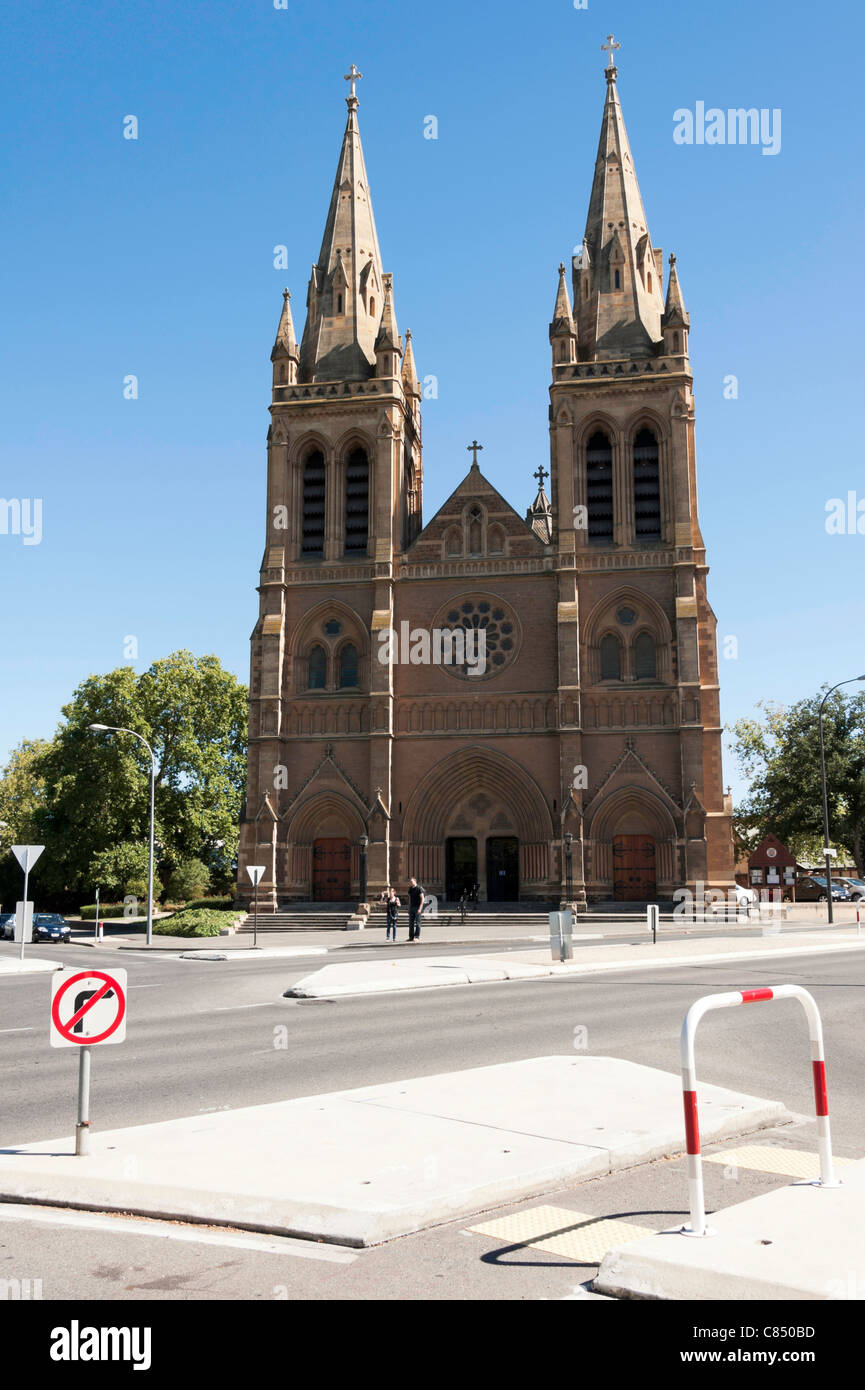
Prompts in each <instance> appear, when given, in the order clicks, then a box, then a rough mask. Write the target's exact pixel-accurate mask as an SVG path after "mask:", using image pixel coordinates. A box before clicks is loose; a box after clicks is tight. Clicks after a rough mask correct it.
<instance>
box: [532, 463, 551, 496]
mask: <svg viewBox="0 0 865 1390" xmlns="http://www.w3.org/2000/svg"><path fill="white" fill-rule="evenodd" d="M549 476H550V475H549V473H548V472H547V470H546V469H545V468H544V465H543V464H541V466H540V468H539V469H538V471H537V472H536V473H533V474H532V477H533V478H537V480H538V492H543V490H544V478H548V477H549Z"/></svg>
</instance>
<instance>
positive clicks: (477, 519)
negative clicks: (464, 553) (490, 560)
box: [468, 507, 484, 555]
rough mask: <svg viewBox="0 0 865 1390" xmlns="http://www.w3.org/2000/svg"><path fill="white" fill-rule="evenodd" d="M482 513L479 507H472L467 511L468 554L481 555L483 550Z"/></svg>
mask: <svg viewBox="0 0 865 1390" xmlns="http://www.w3.org/2000/svg"><path fill="white" fill-rule="evenodd" d="M483 516H484V514H483V512H482V511H481V509H480V507H472V508H471V509H470V510H469V516H468V521H469V554H470V555H482V554H483V549H484V542H483Z"/></svg>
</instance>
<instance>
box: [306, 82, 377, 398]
mask: <svg viewBox="0 0 865 1390" xmlns="http://www.w3.org/2000/svg"><path fill="white" fill-rule="evenodd" d="M360 76H361V74H360V73H359V72H358V71H357V69H356V68H355V67H354V66H352V70H351V72H349V73H347V74H346V81H349V82H351V95H350V96H348V97H346V105H347V106H348V120H347V121H346V126H345V134H344V135H343V139H342V149H341V150H340V154H339V162H338V164H337V169H336V177H335V179H334V182H333V192H332V193H331V198H330V207H329V208H328V213H327V221H326V223H325V227H324V236H323V238H322V242H321V250H320V252H319V255H318V260H317V261H316V263H315V265H314V266H313V267H312V274H311V276H310V280H309V292H308V296H307V302H306V303H307V316H306V326H305V328H304V330H303V340H302V342H301V345H300V379H301V381H357V380H363V379H364V378H366V377H370V376H372V375H373V372H374V370H375V340H376V334H377V331H378V326H379V322H380V320H381V315H382V308H383V303H384V272H383V270H382V261H381V252H380V250H379V245H378V235H377V233H376V229H375V218H374V217H373V212H372V201H371V197H370V190H369V179H368V178H367V173H366V165H365V163H364V158H363V148H362V146H361V143H360V132H359V130H358V125H357V107H358V99H357V97H356V95H355V83H356V82H357V80H358V79H359V78H360Z"/></svg>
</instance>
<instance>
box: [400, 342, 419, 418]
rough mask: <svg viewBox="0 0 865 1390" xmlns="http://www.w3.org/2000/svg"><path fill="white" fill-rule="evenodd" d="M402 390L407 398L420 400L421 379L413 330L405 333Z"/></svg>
mask: <svg viewBox="0 0 865 1390" xmlns="http://www.w3.org/2000/svg"><path fill="white" fill-rule="evenodd" d="M402 389H403V390H404V391H405V393H406V395H407V396H416V397H417V399H418V400H420V378H419V377H418V374H417V367H416V366H415V363H414V351H413V349H412V345H411V329H409V328H407V329H406V331H405V354H404V356H403V359H402Z"/></svg>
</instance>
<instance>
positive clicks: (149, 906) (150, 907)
mask: <svg viewBox="0 0 865 1390" xmlns="http://www.w3.org/2000/svg"><path fill="white" fill-rule="evenodd" d="M145 746H146V747H147V748H148V749H149V752H150V858H149V860H148V864H147V945H148V946H152V944H153V819H154V796H155V791H156V766H155V764H154V761H153V750H152V749H151V748H150V745H149V744H147V745H145Z"/></svg>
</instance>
